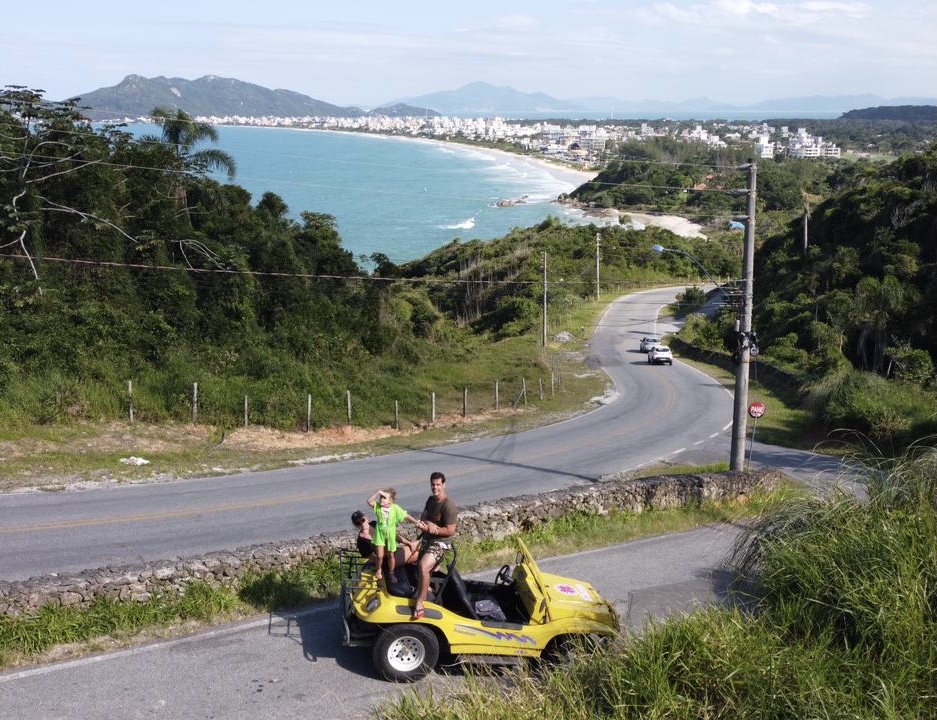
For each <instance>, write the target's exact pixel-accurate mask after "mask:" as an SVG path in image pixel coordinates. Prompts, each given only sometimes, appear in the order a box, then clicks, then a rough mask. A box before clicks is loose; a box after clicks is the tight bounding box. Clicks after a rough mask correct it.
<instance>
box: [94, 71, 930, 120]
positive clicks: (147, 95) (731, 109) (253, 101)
mask: <svg viewBox="0 0 937 720" xmlns="http://www.w3.org/2000/svg"><path fill="white" fill-rule="evenodd" d="M80 99H81V100H80V104H81V105H82V106H86V107H87V108H88V109H87V110H86V111H85V112H86V114H87V115H88V117H89V118H91V119H92V120H120V119H123V118H137V117H141V116H147V115H149V113H150V112H151V111H152V110H153V108H155V107H164V108H168V109H170V110H175V109H182V110H185V111H186V112H187V113H189V114H190V115H193V116H196V115H201V116H207V117H210V116H215V117H231V116H242V117H304V116H310V115H311V116H319V117H360V116H363V115H389V116H392V117H404V116H410V117H429V116H436V115H440V114H442V115H451V116H461V117H478V116H490V115H502V116H506V117H513V118H519V117H520V118H523V117H529V118H538V117H539V118H545V117H552V118H570V119H573V118H584V117H587V116H590V115H591V116H593V117H595V116H596V115H597V114H601V115H603V116H607V117H616V118H619V119H622V118H660V117H693V114H694V113H699V114H700V116H709V117H720V116H726V117H727V116H731V115H734V114H739V113H747V114H750V115H751V114H754V113H763V114H761V115H760V116H759V117H760V118H761V119H766V118H783V117H788V118H792V117H802V118H808V117H818V116H819V117H824V116H825V117H829V118H833V117H836V116H837V115H839V114H842V113H848V112H850V111H853V110H854V109H856V108H873V107H875V106H885V105H888V106H922V105H927V104H929V103H932V102H933V100H932V99H929V98H891V99H885V98H881V97H879V96H877V95H839V96H819V95H818V96H811V97H798V98H780V99H776V100H765V101H763V102H759V103H755V104H752V105H745V106H742V105H730V104H727V103H720V102H717V101H714V100H711V99H709V98H706V97H697V98H690V99H687V100H683V101H680V102H664V101H659V100H648V99H644V100H637V99H626V100H622V99H620V98H615V97H612V96H603V97H586V98H578V99H574V100H561V99H557V98H554V97H551V96H549V95H547V94H545V93H542V92H534V93H527V92H521V91H519V90H515V89H513V88H511V87H507V86H497V85H491V84H490V83H485V82H475V83H470V84H468V85H464V86H462V87H460V88H458V89H456V90H446V91H441V92H434V93H430V94H428V95H419V96H416V97H408V98H401V99H398V100H396V101H393V102H390V103H387V104H385V105H382V106H380V107H378V108H375V109H373V110H370V111H368V112H366V111H364V110H362V109H361V108H359V107H341V106H339V105H333V104H331V103H328V102H325V101H322V100H316V99H314V98H311V97H309V96H307V95H302V94H300V93H297V92H293V91H291V90H270V89H268V88H265V87H261V86H260V85H254V84H251V83H246V82H242V81H240V80H235V79H233V78H222V77H218V76H217V75H205V76H203V77H200V78H198V79H196V80H186V79H184V78H166V77H162V76H160V77H155V78H145V77H142V76H140V75H128V76H127V77H126V78H124V79H123V81H121V82H120V83H119V84H118V85H115V86H113V87H107V88H101V89H99V90H94V91H92V92H88V93H84V94H82V95H81V96H80Z"/></svg>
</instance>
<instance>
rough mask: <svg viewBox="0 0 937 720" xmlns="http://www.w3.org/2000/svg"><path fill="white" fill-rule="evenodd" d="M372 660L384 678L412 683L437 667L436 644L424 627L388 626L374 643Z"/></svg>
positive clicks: (430, 633) (437, 653) (410, 625)
mask: <svg viewBox="0 0 937 720" xmlns="http://www.w3.org/2000/svg"><path fill="white" fill-rule="evenodd" d="M372 660H373V662H374V667H375V669H376V670H377V671H378V673H379V674H380V675H381V676H382V677H383V678H384V679H386V680H393V681H395V682H414V681H415V680H419V679H420V678H422V677H425V676H426V675H427V674H428V673H429V671H430V670H432V669H433V668H434V667H436V662H437V661H438V660H439V641H438V640H437V639H436V635H435V633H433V631H432V630H431V629H430V628H428V627H426V626H425V625H418V624H416V623H413V624H406V625H403V624H400V625H391V626H389V627H387V628H385V629H384V631H383V632H382V633H381V634H380V636H379V637H378V639H377V642H376V643H374V651H373V654H372Z"/></svg>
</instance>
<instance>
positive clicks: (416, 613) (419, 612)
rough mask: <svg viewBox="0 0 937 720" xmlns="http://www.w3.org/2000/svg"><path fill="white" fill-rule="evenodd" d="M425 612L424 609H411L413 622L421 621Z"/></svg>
mask: <svg viewBox="0 0 937 720" xmlns="http://www.w3.org/2000/svg"><path fill="white" fill-rule="evenodd" d="M424 612H425V610H424V608H413V617H412V619H413V620H421V619H422V618H423V613H424Z"/></svg>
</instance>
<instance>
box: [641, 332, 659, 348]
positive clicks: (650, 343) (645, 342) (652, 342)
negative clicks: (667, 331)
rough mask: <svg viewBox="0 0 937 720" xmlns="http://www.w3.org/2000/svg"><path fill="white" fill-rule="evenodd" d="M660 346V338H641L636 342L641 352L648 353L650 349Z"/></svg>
mask: <svg viewBox="0 0 937 720" xmlns="http://www.w3.org/2000/svg"><path fill="white" fill-rule="evenodd" d="M658 345H660V338H659V337H654V336H650V335H649V336H648V337H643V338H641V340H640V341H639V342H638V349H639V350H640V351H641V352H648V351H649V350H650V349H651V348H652V347H656V346H658Z"/></svg>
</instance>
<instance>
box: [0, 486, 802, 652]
mask: <svg viewBox="0 0 937 720" xmlns="http://www.w3.org/2000/svg"><path fill="white" fill-rule="evenodd" d="M799 496H800V493H799V491H798V490H796V489H794V488H791V487H785V488H783V489H782V490H780V491H778V492H775V493H772V494H756V495H754V496H753V497H752V498H751V499H750V500H749V502H748V503H747V504H745V505H730V504H719V505H717V504H710V503H706V504H703V505H701V506H699V507H688V508H682V509H678V510H664V511H650V512H645V513H639V514H632V513H624V512H612V513H611V514H609V515H601V516H598V515H587V514H582V513H573V514H569V515H566V516H563V517H560V518H557V519H555V520H552V521H550V522H548V523H546V524H544V525H542V526H541V527H538V528H536V529H534V530H531V531H529V532H525V533H522V535H521V536H522V537H523V538H524V540H525V542H526V543H527V544H528V546H529V547H530V548H531V551H532V552H533V553H534V554H535V555H536V556H538V557H548V556H550V555H557V554H565V553H570V552H575V551H577V550H582V549H587V548H594V547H604V546H609V545H616V544H619V543H621V542H625V541H627V540H630V539H634V538H639V537H645V536H649V535H657V534H661V533H668V532H679V531H681V530H689V529H692V528H696V527H701V526H703V525H709V524H712V523H718V522H738V521H740V520H741V519H743V518H746V517H751V516H753V515H756V514H759V513H761V512H762V511H763V510H764V509H765V508H766V507H773V506H775V505H776V504H777V503H785V502H789V501H790V499H791V498H796V497H799ZM515 552H516V546H515V544H514V541H513V539H512V538H507V539H505V540H498V541H495V540H484V541H481V542H478V543H469V542H465V543H460V544H459V568H460V570H462V571H463V572H472V571H475V570H482V569H486V570H487V569H490V568H493V567H497V566H499V565H502V564H505V563H510V562H513V559H514V555H515ZM339 585H340V583H339V572H338V562H337V559H336V558H335V557H329V558H327V559H325V560H323V561H320V562H316V563H309V564H306V565H303V566H299V567H296V568H292V569H290V570H288V571H284V572H270V573H264V574H255V575H251V576H248V577H247V578H245V579H244V581H243V582H242V584H241V587H240V589H239V590H237V591H236V590H234V589H231V588H225V587H214V588H213V587H210V586H209V585H207V584H204V583H194V584H193V585H191V586H189V588H188V590H187V592H186V594H185V595H184V596H182V597H174V596H168V595H165V596H159V597H153V598H151V599H150V600H149V601H147V602H145V603H123V602H117V601H114V600H108V599H102V600H98V601H96V602H95V603H94V604H93V605H92V607H91V608H90V609H88V610H79V609H76V608H71V607H56V606H46V607H44V608H42V609H41V610H40V612H39V613H38V614H37V615H35V616H30V617H21V618H3V617H0V666H10V665H17V664H23V663H28V662H37V661H41V660H43V659H46V658H49V657H52V658H53V659H55V658H57V657H59V656H60V654H61V653H60V652H54V653H52V655H51V656H50V654H49V653H50V651H51V650H52V649H53V648H57V647H58V648H61V646H69V647H68V648H67V651H68V652H69V653H72V654H78V653H81V652H85V651H87V650H89V649H97V648H99V647H103V646H111V645H113V644H129V643H133V642H138V641H141V640H146V639H149V638H150V637H152V636H154V635H158V636H162V635H165V634H174V633H180V632H189V631H191V630H193V629H194V628H195V627H198V626H201V625H207V624H212V623H218V622H222V621H228V620H231V619H235V618H239V617H247V616H251V615H254V614H256V613H257V612H261V611H275V610H289V609H296V608H301V607H304V606H307V605H310V604H311V603H313V602H316V601H319V600H325V599H328V598H334V597H337V593H338V589H339Z"/></svg>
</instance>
